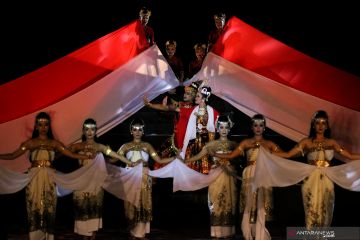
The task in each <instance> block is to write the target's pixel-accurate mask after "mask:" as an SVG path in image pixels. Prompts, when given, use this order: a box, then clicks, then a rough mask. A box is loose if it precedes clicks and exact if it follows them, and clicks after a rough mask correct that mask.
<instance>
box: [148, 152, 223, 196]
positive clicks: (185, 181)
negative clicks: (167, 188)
mask: <svg viewBox="0 0 360 240" xmlns="http://www.w3.org/2000/svg"><path fill="white" fill-rule="evenodd" d="M222 171H223V170H222V169H221V168H216V169H211V171H210V173H209V174H208V175H206V174H202V173H199V172H197V171H195V170H193V169H191V168H189V167H188V166H187V165H185V164H184V163H183V162H182V161H180V160H179V159H175V160H174V161H172V162H171V163H168V164H167V165H166V166H164V167H162V168H160V169H157V170H153V171H149V175H150V176H152V177H158V178H170V177H172V178H173V179H174V181H173V192H176V191H195V190H199V189H201V188H204V187H207V186H209V184H211V183H212V182H213V181H215V179H216V178H217V177H218V176H219V175H220V173H221V172H222Z"/></svg>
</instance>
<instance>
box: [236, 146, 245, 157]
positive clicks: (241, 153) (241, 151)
mask: <svg viewBox="0 0 360 240" xmlns="http://www.w3.org/2000/svg"><path fill="white" fill-rule="evenodd" d="M237 149H238V150H239V152H240V156H244V155H245V153H244V150H243V149H242V147H240V146H239V147H237Z"/></svg>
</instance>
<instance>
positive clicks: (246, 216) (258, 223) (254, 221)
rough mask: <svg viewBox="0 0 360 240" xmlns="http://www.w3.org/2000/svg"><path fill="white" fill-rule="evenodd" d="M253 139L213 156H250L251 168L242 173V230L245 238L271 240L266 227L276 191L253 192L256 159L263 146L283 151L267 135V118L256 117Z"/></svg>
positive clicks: (249, 163)
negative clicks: (227, 151)
mask: <svg viewBox="0 0 360 240" xmlns="http://www.w3.org/2000/svg"><path fill="white" fill-rule="evenodd" d="M251 121H252V127H251V128H252V132H253V137H250V138H247V139H244V140H243V141H241V142H240V143H239V145H238V146H237V148H236V149H235V150H234V151H232V152H231V153H229V154H220V153H213V154H212V155H214V156H215V157H219V158H234V157H237V156H244V155H245V153H246V158H247V167H246V168H245V169H244V171H243V174H242V185H241V193H240V212H242V213H243V218H242V222H241V230H242V232H243V236H244V238H245V239H253V238H255V237H256V239H270V234H269V232H268V231H267V229H266V228H265V221H266V220H271V218H272V209H273V202H272V189H271V188H260V189H258V190H257V191H254V190H253V189H252V186H251V184H252V181H253V178H254V172H255V168H256V159H257V156H258V153H259V149H260V146H261V147H264V148H265V149H267V150H269V151H270V152H278V151H280V150H279V148H278V146H277V145H276V144H275V143H274V142H272V141H269V140H266V139H265V138H264V136H263V133H264V131H265V127H266V121H265V118H264V116H263V115H261V114H256V115H254V116H253V117H252V119H251Z"/></svg>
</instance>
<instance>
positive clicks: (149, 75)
mask: <svg viewBox="0 0 360 240" xmlns="http://www.w3.org/2000/svg"><path fill="white" fill-rule="evenodd" d="M121 36H122V35H121ZM121 36H119V37H121ZM128 47H129V48H131V47H132V48H136V46H128ZM89 51H90V50H89ZM91 51H93V49H91ZM84 54H85V53H84ZM89 54H90V53H89ZM73 71H74V72H76V71H77V69H76V67H75V68H73ZM94 77H95V76H94ZM176 86H178V80H177V78H176V77H175V75H174V73H173V71H172V70H171V68H170V66H169V65H168V63H167V61H166V59H165V58H164V56H163V55H162V53H161V51H160V50H159V48H158V47H157V46H156V45H154V46H152V47H150V48H148V49H147V50H145V51H143V52H142V53H140V54H139V55H137V56H135V57H133V58H132V59H131V60H129V61H128V62H127V63H125V64H122V65H121V66H120V67H118V68H117V69H115V70H113V71H111V72H110V73H108V74H107V75H106V76H103V77H102V78H99V79H98V80H97V81H96V82H94V83H92V84H91V85H89V86H87V87H86V88H84V89H82V90H81V91H78V92H76V93H74V94H72V95H71V96H68V97H66V98H65V99H62V100H61V101H58V102H56V103H54V104H52V105H49V106H46V107H45V108H41V109H36V110H38V111H40V110H41V111H46V112H48V113H50V115H51V117H52V129H53V131H54V133H55V135H56V138H57V139H59V140H61V141H62V142H64V143H65V144H70V143H72V142H75V141H78V140H80V138H81V131H82V122H83V121H84V120H85V119H86V118H89V117H91V118H94V119H96V121H97V123H98V134H99V135H101V134H103V133H105V132H107V131H108V130H110V129H112V128H113V127H115V126H116V125H118V124H119V123H121V122H122V121H124V120H125V119H127V118H128V117H130V116H131V115H132V114H134V113H135V112H137V111H138V110H140V108H142V107H143V106H144V104H143V100H142V98H143V96H144V94H145V93H146V94H147V95H148V97H149V98H150V99H153V98H155V97H156V96H158V95H159V94H161V93H164V92H166V91H168V90H170V89H172V88H174V87H176ZM32 87H33V88H34V89H36V85H33V86H32ZM47 91H50V92H51V90H47ZM74 91H75V89H74ZM24 104H26V102H24ZM29 104H30V103H29ZM38 111H36V112H32V113H30V114H27V115H25V116H22V117H18V118H16V119H14V120H12V121H7V122H5V123H2V124H0V152H1V153H5V152H11V151H14V150H15V149H16V148H17V147H18V146H19V145H20V143H21V142H23V141H25V140H26V139H28V138H30V137H31V133H32V130H33V127H34V119H35V116H36V114H37V113H38ZM27 158H28V156H25V155H23V156H22V157H21V158H19V159H16V160H14V161H4V160H0V165H5V166H6V167H8V168H9V169H11V170H15V171H24V170H26V169H27V168H28V166H29V165H28V164H29V163H28V160H27Z"/></svg>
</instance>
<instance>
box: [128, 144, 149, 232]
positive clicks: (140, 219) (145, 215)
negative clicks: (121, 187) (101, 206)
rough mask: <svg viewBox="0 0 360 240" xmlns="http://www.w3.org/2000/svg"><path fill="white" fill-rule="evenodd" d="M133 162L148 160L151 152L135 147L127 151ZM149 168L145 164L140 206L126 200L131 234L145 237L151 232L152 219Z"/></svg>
mask: <svg viewBox="0 0 360 240" xmlns="http://www.w3.org/2000/svg"><path fill="white" fill-rule="evenodd" d="M125 155H126V158H127V159H129V160H130V161H131V162H136V161H138V160H139V159H142V161H145V163H146V162H148V160H149V154H148V153H147V152H146V151H145V149H143V148H133V150H131V151H128V152H126V153H125ZM148 171H149V169H148V168H147V164H145V165H144V168H143V173H142V182H141V193H140V206H139V207H136V206H134V205H133V204H132V203H130V202H128V201H124V208H125V217H126V219H127V221H128V223H129V228H130V234H131V235H132V236H134V237H139V238H143V237H145V234H147V233H150V222H151V220H152V178H151V177H150V176H149V175H148V174H147V172H148Z"/></svg>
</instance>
